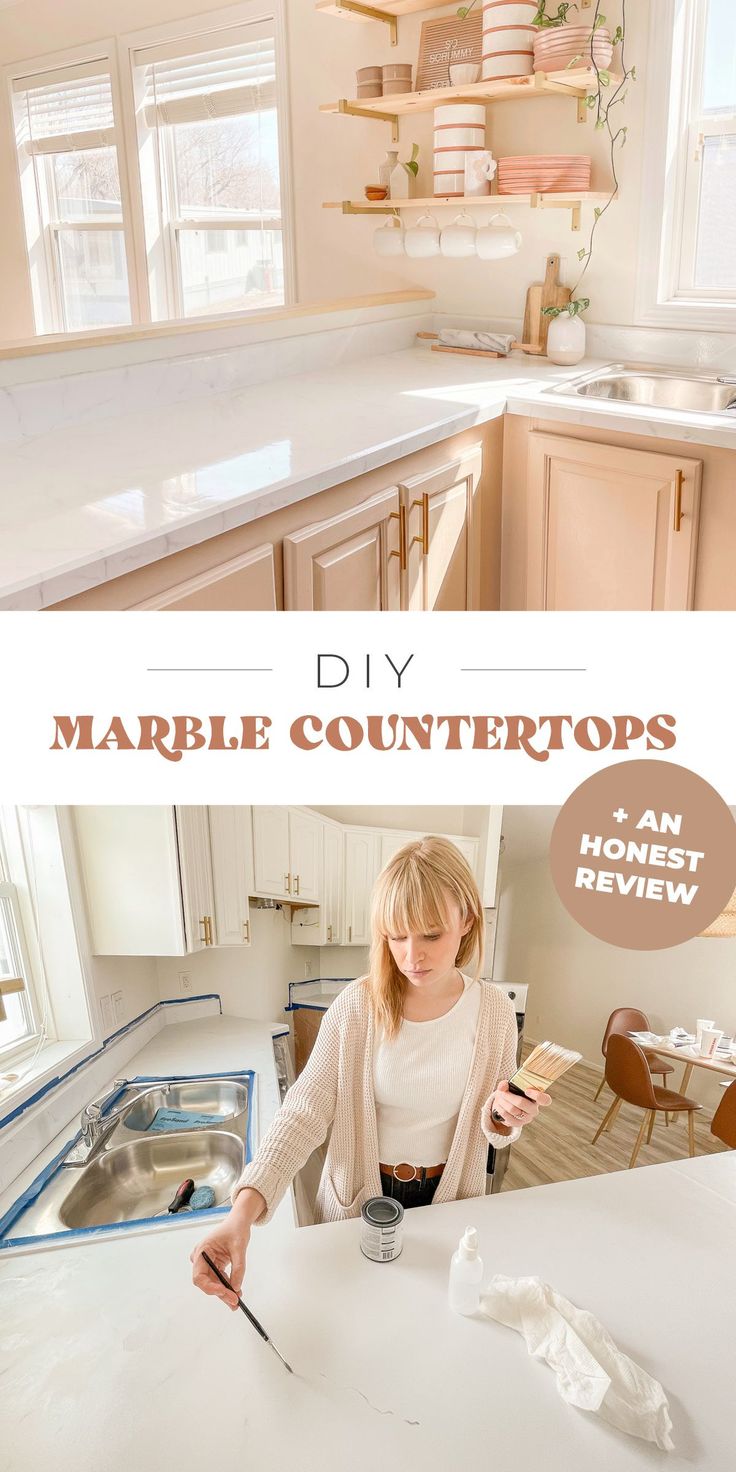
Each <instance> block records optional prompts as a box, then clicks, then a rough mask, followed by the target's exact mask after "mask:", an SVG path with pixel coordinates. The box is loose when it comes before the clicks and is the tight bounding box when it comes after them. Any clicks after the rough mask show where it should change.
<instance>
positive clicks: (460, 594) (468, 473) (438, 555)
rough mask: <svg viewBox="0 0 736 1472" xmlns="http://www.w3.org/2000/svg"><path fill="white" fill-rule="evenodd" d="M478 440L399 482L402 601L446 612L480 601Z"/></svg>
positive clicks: (480, 460)
mask: <svg viewBox="0 0 736 1472" xmlns="http://www.w3.org/2000/svg"><path fill="white" fill-rule="evenodd" d="M482 468H483V458H482V451H481V447H480V445H478V446H475V447H474V448H473V449H471V450H468V451H466V452H465V453H463V454H462V455H459V456H458V458H457V459H455V460H451V461H448V463H447V464H446V465H442V466H440V467H439V468H438V469H437V470H432V471H429V472H428V473H427V474H426V475H415V476H412V478H411V479H410V480H407V481H404V482H403V483H402V487H401V490H402V495H403V497H404V504H405V507H406V515H407V525H408V544H409V545H408V566H407V575H406V576H407V600H406V601H407V606H408V607H409V609H410V610H412V611H427V612H429V611H432V610H436V611H437V612H440V613H442V612H444V613H451V612H457V611H460V612H462V611H464V610H466V609H473V608H478V607H479V606H480V526H479V512H478V510H477V502H478V498H479V491H480V478H481V472H482Z"/></svg>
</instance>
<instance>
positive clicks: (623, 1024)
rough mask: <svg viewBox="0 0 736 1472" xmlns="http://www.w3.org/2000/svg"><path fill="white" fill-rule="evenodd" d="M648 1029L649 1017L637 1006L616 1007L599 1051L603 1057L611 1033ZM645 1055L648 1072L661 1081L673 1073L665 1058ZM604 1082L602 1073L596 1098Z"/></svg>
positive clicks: (604, 1078)
mask: <svg viewBox="0 0 736 1472" xmlns="http://www.w3.org/2000/svg"><path fill="white" fill-rule="evenodd" d="M650 1031H651V1029H650V1027H649V1018H648V1017H647V1015H646V1013H645V1012H640V1011H639V1009H638V1007H616V1009H615V1011H613V1012H612V1013H611V1015H610V1017H609V1019H608V1022H607V1023H606V1030H605V1032H604V1034H603V1042H602V1043H601V1053H602V1054H603V1057H604V1058H605V1056H606V1049H607V1047H608V1039H609V1038H610V1037H611V1036H612V1034H613V1033H625V1034H626V1035H627V1036H628V1034H629V1033H630V1032H650ZM645 1056H646V1059H647V1062H648V1064H649V1071H650V1073H653V1074H654V1075H655V1077H656V1078H661V1080H662V1083H664V1081H665V1079H666V1077H667V1075H668V1073H674V1069H673V1067H672V1064H671V1063H668V1062H667V1059H666V1058H658V1057H657V1055H656V1053H653V1054H648V1053H647V1054H646V1055H645ZM605 1082H606V1075H605V1073H604V1075H603V1078H602V1079H601V1081H600V1083H599V1085H598V1088H597V1089H596V1093H595V1097H596V1099H597V1098H598V1095H599V1094H600V1092H601V1089H602V1088H603V1085H604V1084H605ZM666 1122H667V1116H666V1115H665V1123H666Z"/></svg>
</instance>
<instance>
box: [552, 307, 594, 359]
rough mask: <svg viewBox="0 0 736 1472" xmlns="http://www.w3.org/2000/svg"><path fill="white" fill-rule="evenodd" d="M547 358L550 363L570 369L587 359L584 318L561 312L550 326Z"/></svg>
mask: <svg viewBox="0 0 736 1472" xmlns="http://www.w3.org/2000/svg"><path fill="white" fill-rule="evenodd" d="M547 357H548V358H549V360H550V363H559V364H561V365H562V366H563V367H570V366H571V365H572V364H573V363H579V362H580V359H581V358H584V357H585V323H584V321H583V319H582V317H571V316H570V313H569V312H560V315H559V317H553V318H552V321H551V322H550V324H549V334H548V337H547Z"/></svg>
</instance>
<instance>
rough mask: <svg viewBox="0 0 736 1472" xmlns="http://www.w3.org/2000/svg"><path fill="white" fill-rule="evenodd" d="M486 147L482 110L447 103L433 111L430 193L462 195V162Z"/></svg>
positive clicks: (472, 104)
mask: <svg viewBox="0 0 736 1472" xmlns="http://www.w3.org/2000/svg"><path fill="white" fill-rule="evenodd" d="M485 145H486V110H485V107H484V106H480V105H479V104H478V103H472V102H450V103H446V104H445V105H444V106H442V107H436V108H435V110H434V193H435V194H436V195H440V196H444V197H445V198H447V197H448V196H453V195H462V194H463V193H464V189H465V158H466V154H467V153H468V152H478V153H481V152H482V151H483V150H484V149H485Z"/></svg>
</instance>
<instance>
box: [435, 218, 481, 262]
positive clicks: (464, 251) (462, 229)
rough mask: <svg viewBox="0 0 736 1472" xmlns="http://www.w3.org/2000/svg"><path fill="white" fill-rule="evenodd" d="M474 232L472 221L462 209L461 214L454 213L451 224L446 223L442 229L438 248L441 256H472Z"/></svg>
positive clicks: (475, 232)
mask: <svg viewBox="0 0 736 1472" xmlns="http://www.w3.org/2000/svg"><path fill="white" fill-rule="evenodd" d="M476 234H477V231H476V228H475V223H474V221H473V220H472V219H471V217H470V215H468V214H466V212H465V210H463V212H462V214H460V215H456V216H455V219H454V220H453V222H452V224H451V225H446V226H445V228H444V230H443V231H442V234H441V236H440V250H441V252H442V254H443V256H450V257H451V258H454V259H456V260H457V259H458V258H460V257H467V256H474V255H475V237H476Z"/></svg>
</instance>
